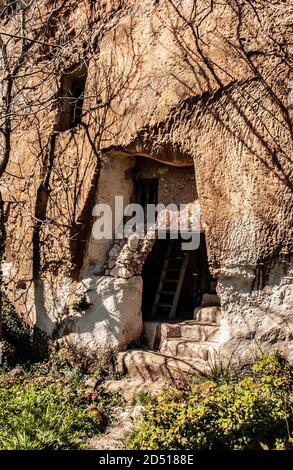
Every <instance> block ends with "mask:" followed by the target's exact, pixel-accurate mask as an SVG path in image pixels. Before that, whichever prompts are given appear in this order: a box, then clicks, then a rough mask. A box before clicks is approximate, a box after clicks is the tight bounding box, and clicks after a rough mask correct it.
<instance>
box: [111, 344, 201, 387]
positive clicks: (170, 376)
mask: <svg viewBox="0 0 293 470" xmlns="http://www.w3.org/2000/svg"><path fill="white" fill-rule="evenodd" d="M116 367H117V372H120V373H122V374H126V376H127V377H128V378H131V379H138V380H142V381H144V380H145V381H152V382H155V381H159V380H162V381H164V382H166V383H172V382H174V381H176V380H178V379H180V378H181V377H182V376H190V377H191V376H193V375H199V374H206V373H207V372H208V365H207V363H205V362H204V361H202V360H200V359H196V360H194V359H190V358H183V357H180V358H176V357H171V356H168V355H166V354H162V353H158V352H153V351H146V350H141V349H132V350H129V351H125V352H120V353H118V355H117V366H116Z"/></svg>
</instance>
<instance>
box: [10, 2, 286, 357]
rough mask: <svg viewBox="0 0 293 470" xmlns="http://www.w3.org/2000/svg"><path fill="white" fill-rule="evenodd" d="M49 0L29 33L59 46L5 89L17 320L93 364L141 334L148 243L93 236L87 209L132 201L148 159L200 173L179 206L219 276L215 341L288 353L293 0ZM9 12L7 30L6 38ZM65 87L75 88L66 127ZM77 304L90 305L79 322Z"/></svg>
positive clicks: (35, 50) (225, 346)
mask: <svg viewBox="0 0 293 470" xmlns="http://www.w3.org/2000/svg"><path fill="white" fill-rule="evenodd" d="M59 3H60V10H58V8H57V7H56V11H55V10H54V12H53V13H54V19H53V20H51V22H50V25H51V26H48V27H46V28H45V29H43V30H42V31H40V36H39V37H40V38H41V40H42V42H44V43H50V44H51V43H52V44H65V46H64V47H63V48H62V47H61V48H59V49H58V51H59V52H58V53H57V52H56V50H55V49H54V48H53V49H52V48H51V49H50V48H46V47H45V46H44V45H43V46H41V45H40V44H38V45H37V44H36V45H34V46H33V47H32V48H31V49H30V50H29V52H28V53H27V58H26V60H25V61H24V62H23V64H22V66H21V67H20V70H19V71H17V77H16V78H15V80H14V83H13V92H12V98H13V100H14V101H13V106H12V108H11V109H12V118H11V121H12V123H11V124H12V125H11V131H10V132H11V136H10V137H11V139H10V140H11V149H10V155H9V161H8V164H7V166H6V171H5V173H4V174H3V176H2V177H1V194H2V199H3V201H4V210H5V237H6V240H5V259H4V263H3V275H4V279H5V281H6V286H7V295H8V296H9V297H10V299H11V300H12V301H13V303H14V304H15V305H16V308H17V311H18V312H19V314H20V315H22V316H23V318H24V319H25V320H26V321H28V322H30V323H32V324H36V325H38V326H39V327H40V328H42V329H43V330H45V331H47V332H48V333H49V334H52V335H55V336H57V337H59V338H61V340H62V341H63V342H65V343H66V342H68V343H70V344H74V345H75V346H78V347H81V348H84V349H86V350H87V352H88V353H89V354H95V353H96V352H97V351H99V352H103V351H104V352H111V351H116V350H121V349H125V348H126V347H127V345H128V344H129V343H130V342H132V341H135V340H136V339H138V338H139V336H140V334H141V331H142V318H141V313H140V306H141V305H140V304H141V295H142V279H141V276H140V274H141V269H142V266H143V264H144V261H145V259H146V256H147V254H148V253H149V252H150V251H151V249H152V244H151V243H148V241H147V240H140V241H139V243H138V245H137V248H136V245H135V243H136V242H133V241H131V242H130V244H127V243H125V241H124V242H123V240H122V241H121V240H118V241H117V240H109V239H102V240H93V238H92V235H91V231H92V228H93V224H94V222H95V220H96V219H94V218H93V217H92V209H93V207H94V205H95V203H97V202H99V203H101V202H104V203H107V204H109V205H110V206H113V204H114V197H115V195H121V196H123V197H124V199H125V203H126V204H128V202H131V198H132V192H133V182H132V174H133V173H132V172H133V171H134V169H135V166H136V162H137V159H139V158H140V159H141V162H144V161H147V160H148V159H149V158H151V159H153V160H156V161H157V162H159V163H160V165H166V164H167V165H168V168H169V170H170V169H172V168H174V172H176V171H178V172H179V173H180V171H181V172H182V174H183V173H184V172H186V174H187V173H188V174H190V175H192V178H194V194H191V190H190V189H188V188H189V185H187V186H186V195H187V198H186V199H187V202H190V203H191V202H193V201H195V200H196V201H197V203H198V204H199V206H200V209H201V227H202V230H203V231H204V232H205V235H206V243H207V249H208V258H209V265H210V270H211V272H212V273H213V275H214V276H215V277H216V278H217V281H218V284H217V294H218V296H219V298H220V303H221V323H220V331H219V333H218V336H217V341H218V346H219V347H220V348H221V349H222V350H223V351H227V353H229V352H231V351H235V350H237V349H238V351H239V354H240V352H241V351H247V350H248V349H249V348H250V347H253V348H255V346H261V347H262V348H263V349H269V350H270V349H272V348H274V349H279V350H281V351H282V352H284V353H285V354H290V353H291V354H292V328H293V326H292V321H293V289H292V264H291V261H290V254H291V250H292V246H291V245H290V243H291V242H292V238H291V236H290V235H291V234H290V227H292V124H291V120H290V119H291V117H292V104H290V99H289V98H290V97H289V91H290V89H289V88H288V87H289V82H290V67H289V64H290V62H289V59H290V53H292V45H291V43H290V35H291V34H292V33H291V31H290V16H291V15H290V10H291V5H290V3H291V2H290V1H289V0H288V1H283V2H281V3H280V2H273V1H272V2H267V1H265V0H263V1H260V2H257V4H255V5H253V6H252V4H251V2H249V1H246V0H240V1H236V0H235V1H234V0H223V1H222V2H220V3H217V4H214V5H213V8H211V3H210V2H206V1H205V0H200V1H198V2H194V1H193V0H183V1H181V2H173V1H172V2H171V1H170V0H156V1H155V0H145V1H144V2H141V1H139V0H137V1H133V0H132V1H130V0H129V1H128V0H125V1H123V0H121V1H118V0H117V1H116V0H111V1H110V0H108V1H106V0H105V1H102V2H91V1H90V0H84V1H83V2H77V1H74V0H66V1H65V2H63V4H62V8H61V3H62V2H61V1H60V2H56V5H57V4H58V5H59ZM53 13H52V6H50V2H44V4H43V6H42V7H41V8H40V11H39V10H38V11H37V12H35V13H34V15H38V14H39V15H40V17H41V18H42V20H41V22H40V24H41V23H43V24H45V23H46V21H47V20H48V17H49V16H50V15H52V14H53ZM17 14H18V13H17V12H14V13H13V12H12V13H11V15H12V16H13V18H10V17H9V16H8V17H7V15H6V17H5V18H4V20H3V19H2V20H3V21H5V25H6V28H7V30H8V31H9V30H11V31H13V28H15V24H16V22H15V18H17V16H16V15H17ZM27 20H28V24H30V21H35V20H36V18H33V19H31V18H28V19H27ZM35 23H37V22H35ZM13 25H14V26H13ZM44 31H45V32H44ZM64 31H65V32H66V34H65V33H64ZM64 34H65V37H64V36H63V35H64ZM17 47H19V44H18V43H17V42H15V43H13V42H11V43H10V45H8V53H9V51H10V49H11V50H12V48H14V49H13V50H15V51H18V49H17ZM9 48H10V49H9ZM15 48H16V49H15ZM10 52H11V51H10ZM11 60H12V59H11ZM1 67H2V66H1ZM1 70H3V69H2V68H1ZM27 70H30V72H31V73H30V75H29V76H26V84H27V87H24V84H23V82H22V80H23V78H22V77H23V76H24V75H25V74H24V72H27ZM76 84H77V85H76ZM65 85H66V86H65ZM70 86H72V88H71V90H73V89H75V90H76V89H77V88H78V86H80V87H82V86H84V87H85V88H84V90H81V94H83V95H84V96H83V102H81V103H80V106H81V107H82V113H81V115H80V116H79V119H75V118H74V119H75V120H74V119H73V118H72V120H71V121H70V122H71V125H69V126H67V127H68V128H67V129H65V128H64V126H63V127H62V128H61V127H60V119H61V118H60V116H64V113H65V112H66V109H68V106H67V105H68V103H67V102H66V96H65V91H66V90H68V89H69V88H70ZM66 87H67V88H66ZM68 87H69V88H68ZM74 87H75V88H74ZM64 90H65V91H64ZM21 93H22V94H21ZM78 93H79V94H80V92H78ZM20 96H21V98H20ZM64 96H65V98H64ZM75 98H76V100H78V96H76V97H75ZM23 103H31V104H30V110H31V112H30V113H29V112H28V111H27V110H26V111H27V116H26V117H25V118H23V117H22V115H23V111H21V109H22V108H21V106H24V105H23ZM33 103H39V105H38V106H37V107H36V105H35V104H33ZM66 103H67V104H66ZM66 106H67V108H66ZM62 113H63V114H62ZM58 123H59V124H58ZM63 123H65V120H63ZM58 126H59V127H58ZM140 166H142V167H143V166H144V164H143V163H140ZM170 171H171V170H170ZM179 173H178V174H179ZM186 174H185V176H184V178H186V181H187V179H188V177H187V176H186ZM161 178H164V175H163V174H162V175H161ZM178 178H179V177H178ZM178 180H179V179H178ZM160 181H162V179H161V180H160ZM168 181H170V180H168ZM172 185H173V183H172ZM172 185H171V183H169V190H170V192H172V187H171V186H172ZM183 186H184V185H182V187H183ZM167 189H168V184H167ZM166 194H167V193H166ZM114 238H115V237H114ZM110 250H111V251H110ZM84 294H85V295H86V296H87V298H88V302H89V304H90V305H89V308H87V309H85V310H84V311H82V312H76V311H74V309H73V305H74V303H75V302H76V300H77V299H78V298H79V297H80V296H82V295H84Z"/></svg>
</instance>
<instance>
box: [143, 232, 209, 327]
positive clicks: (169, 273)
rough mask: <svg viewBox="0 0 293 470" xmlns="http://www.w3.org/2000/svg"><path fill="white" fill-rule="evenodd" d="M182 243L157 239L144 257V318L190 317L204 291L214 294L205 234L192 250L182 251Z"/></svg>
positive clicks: (178, 318) (184, 318)
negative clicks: (145, 257) (196, 247)
mask: <svg viewBox="0 0 293 470" xmlns="http://www.w3.org/2000/svg"><path fill="white" fill-rule="evenodd" d="M181 242H182V241H181V240H180V239H179V240H171V239H170V237H169V238H168V239H167V240H159V239H158V240H156V242H155V244H154V247H153V250H152V251H151V253H149V255H148V257H147V259H146V262H145V265H144V268H143V271H142V278H143V298H142V313H143V317H144V319H147V320H150V319H156V320H164V319H167V318H169V319H170V318H175V319H177V320H187V319H191V318H193V313H194V309H195V308H196V307H198V306H200V305H202V300H203V297H204V296H205V295H206V294H208V295H210V296H211V295H212V296H216V291H215V287H216V281H215V279H213V277H212V276H211V274H210V272H209V267H208V258H207V250H206V243H205V236H204V234H203V233H202V234H201V237H200V246H199V248H198V249H196V250H194V251H184V250H182V248H181Z"/></svg>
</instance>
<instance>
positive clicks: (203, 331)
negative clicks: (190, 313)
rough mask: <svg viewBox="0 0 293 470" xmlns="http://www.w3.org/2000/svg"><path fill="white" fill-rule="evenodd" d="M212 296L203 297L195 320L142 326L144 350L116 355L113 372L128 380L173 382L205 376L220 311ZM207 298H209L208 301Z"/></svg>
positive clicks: (134, 350)
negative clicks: (182, 378) (124, 375)
mask: <svg viewBox="0 0 293 470" xmlns="http://www.w3.org/2000/svg"><path fill="white" fill-rule="evenodd" d="M214 295H215V294H205V296H206V298H205V296H204V298H203V302H202V306H201V307H199V308H197V309H196V310H195V318H194V319H193V320H186V321H181V322H178V319H177V320H175V319H174V320H173V319H169V320H162V321H159V320H150V321H146V322H145V323H144V339H145V344H146V349H143V348H142V349H131V350H128V351H125V352H120V353H118V357H117V370H118V372H120V373H123V374H126V376H127V377H129V378H130V379H135V380H142V381H152V382H155V381H158V380H159V381H165V382H174V381H175V380H177V379H179V378H180V377H182V375H185V376H186V375H187V376H192V375H194V374H196V373H201V374H205V373H207V372H208V369H209V366H210V364H211V363H212V362H213V360H214V359H215V356H216V354H217V344H218V343H217V335H218V332H219V327H220V325H219V322H220V307H219V306H217V305H213V306H211V305H209V304H210V303H215V302H216V301H217V299H216V298H215V297H214ZM208 296H210V297H208Z"/></svg>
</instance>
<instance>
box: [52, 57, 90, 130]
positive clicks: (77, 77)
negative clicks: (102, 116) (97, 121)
mask: <svg viewBox="0 0 293 470" xmlns="http://www.w3.org/2000/svg"><path fill="white" fill-rule="evenodd" d="M86 78H87V68H86V66H81V67H78V68H76V69H75V70H73V71H72V72H68V73H65V74H64V75H63V77H62V79H61V93H60V100H61V113H60V117H59V123H58V126H57V127H58V130H59V131H66V130H68V129H72V128H74V127H76V126H77V125H78V124H80V123H81V120H82V110H83V101H84V91H85V85H86Z"/></svg>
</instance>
